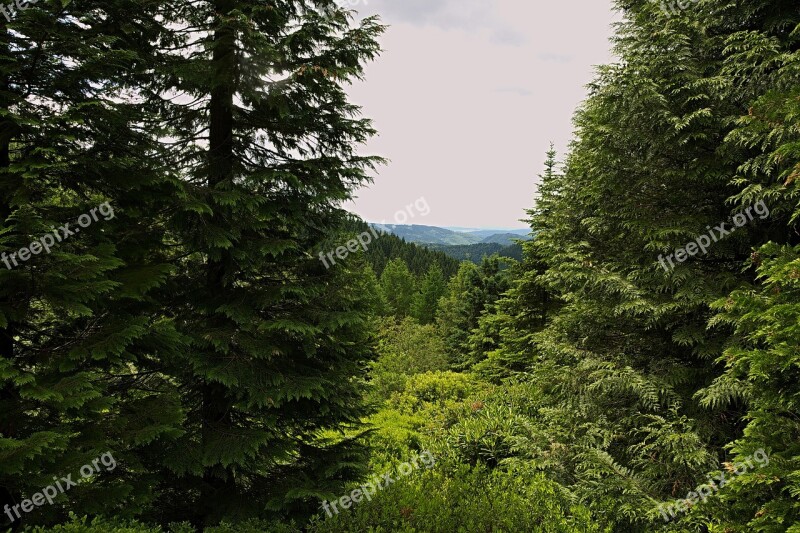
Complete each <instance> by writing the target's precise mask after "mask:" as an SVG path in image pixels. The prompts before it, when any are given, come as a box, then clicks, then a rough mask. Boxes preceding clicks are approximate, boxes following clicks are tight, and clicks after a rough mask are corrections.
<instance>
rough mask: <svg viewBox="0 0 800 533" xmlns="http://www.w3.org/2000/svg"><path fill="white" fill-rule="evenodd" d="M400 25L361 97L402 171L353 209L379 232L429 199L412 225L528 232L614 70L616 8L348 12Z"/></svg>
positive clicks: (519, 0) (453, 0)
mask: <svg viewBox="0 0 800 533" xmlns="http://www.w3.org/2000/svg"><path fill="white" fill-rule="evenodd" d="M342 3H344V4H345V5H354V6H355V5H356V4H359V5H358V6H357V7H356V9H357V10H358V11H359V13H360V15H361V16H363V15H368V14H374V13H378V14H380V15H381V17H382V19H383V21H384V22H385V23H386V24H388V25H390V28H389V29H388V30H387V32H386V34H384V36H383V38H382V40H381V44H382V47H383V48H384V50H385V51H384V53H383V54H382V55H381V57H380V58H378V60H377V61H375V62H374V63H372V64H370V65H369V66H368V67H367V70H366V81H365V82H364V83H359V84H357V85H355V86H353V87H352V90H351V91H350V94H351V96H352V99H353V101H354V102H355V103H357V104H359V105H361V106H363V110H364V115H365V116H367V117H370V118H372V119H373V120H374V122H375V126H376V128H377V129H378V131H379V136H378V137H376V138H375V139H373V140H372V141H371V142H370V143H369V145H368V146H367V147H366V148H365V149H364V150H363V152H364V153H370V154H375V155H381V156H383V157H386V158H388V159H390V160H391V162H390V163H389V165H387V166H385V167H382V168H380V169H379V172H378V175H376V176H375V183H373V184H372V185H370V186H369V187H367V188H363V189H361V190H359V191H358V193H357V195H358V199H357V200H356V202H355V203H354V205H348V208H349V209H351V210H353V211H355V212H356V213H358V214H359V215H361V216H362V217H363V218H365V219H366V220H368V221H371V222H380V221H382V220H386V221H387V222H389V223H391V222H392V221H393V219H394V213H395V212H396V211H399V210H403V209H404V208H405V207H404V206H406V205H408V204H411V203H412V202H414V200H416V199H418V198H421V197H424V198H425V199H426V201H427V203H428V205H429V206H430V214H429V215H428V216H425V217H421V216H417V217H415V218H413V219H410V220H409V221H408V223H409V224H411V223H413V224H424V225H429V226H467V227H506V228H511V227H524V224H522V223H520V222H518V220H519V219H520V218H523V217H524V215H525V213H524V210H525V209H527V208H529V207H531V205H532V203H533V196H534V192H535V188H536V176H537V175H538V174H539V173H540V172H541V168H542V163H543V162H544V153H545V151H546V150H547V148H548V146H549V143H550V141H551V140H552V141H553V142H555V144H556V147H557V149H558V150H559V152H560V153H563V150H564V148H565V147H566V145H567V143H568V142H569V140H570V137H571V133H572V116H573V112H574V110H575V108H576V107H577V106H578V105H579V104H580V102H581V101H582V100H583V99H584V98H585V96H586V89H585V85H586V84H587V83H588V82H589V81H591V79H592V77H593V73H594V66H595V65H599V64H602V63H607V62H609V61H611V59H612V56H611V53H610V50H609V48H610V45H609V41H608V39H609V37H610V36H611V33H612V28H611V24H612V23H613V22H614V21H615V20H618V14H616V13H614V12H613V11H612V1H611V0H551V1H543V0H342Z"/></svg>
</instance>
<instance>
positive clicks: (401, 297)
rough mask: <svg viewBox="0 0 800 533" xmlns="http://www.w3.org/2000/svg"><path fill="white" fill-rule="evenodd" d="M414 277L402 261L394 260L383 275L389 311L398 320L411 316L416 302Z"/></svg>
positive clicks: (382, 286) (383, 288)
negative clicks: (412, 305)
mask: <svg viewBox="0 0 800 533" xmlns="http://www.w3.org/2000/svg"><path fill="white" fill-rule="evenodd" d="M414 285H415V282H414V277H413V276H412V275H411V272H409V270H408V266H407V265H406V263H405V261H403V260H402V259H399V258H397V259H392V260H391V261H389V264H388V265H386V268H385V269H384V271H383V274H382V275H381V289H382V290H383V297H384V298H385V299H386V302H387V303H388V305H389V310H390V312H391V314H393V315H394V316H395V317H397V318H405V317H407V316H409V315H410V314H411V304H412V302H413V301H414Z"/></svg>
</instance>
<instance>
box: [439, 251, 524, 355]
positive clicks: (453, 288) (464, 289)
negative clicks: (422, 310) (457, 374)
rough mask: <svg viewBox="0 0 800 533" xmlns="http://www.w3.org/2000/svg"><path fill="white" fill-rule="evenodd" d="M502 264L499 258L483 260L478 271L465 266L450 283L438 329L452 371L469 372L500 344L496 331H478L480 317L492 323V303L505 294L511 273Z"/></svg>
mask: <svg viewBox="0 0 800 533" xmlns="http://www.w3.org/2000/svg"><path fill="white" fill-rule="evenodd" d="M503 263H504V261H503V260H501V258H500V257H498V256H492V257H485V258H484V259H483V262H482V263H481V265H480V267H477V266H475V265H474V264H472V263H468V262H464V263H461V268H460V269H459V271H458V274H457V275H456V277H454V278H453V279H452V280H450V285H449V287H448V294H447V296H446V297H444V298H443V299H442V301H441V302H440V304H439V316H438V325H439V330H440V332H441V335H442V336H443V337H444V339H445V345H446V346H447V351H448V354H449V356H450V360H451V365H452V367H453V368H454V369H457V370H466V369H468V368H469V367H471V366H472V365H474V364H475V363H477V362H478V361H480V360H482V359H483V358H484V357H485V356H486V352H487V350H490V349H491V348H492V347H494V346H495V345H496V344H497V343H498V342H499V338H497V335H499V331H498V330H497V329H496V328H494V327H493V326H491V325H490V324H489V323H488V322H486V323H485V324H484V327H483V328H481V329H478V327H479V325H480V321H481V318H482V317H486V320H487V321H490V320H491V315H493V314H494V312H495V307H494V306H495V303H496V302H497V301H498V300H499V299H500V296H501V295H502V294H503V293H504V292H506V290H508V287H509V277H510V270H509V269H507V268H505V267H504V264H503Z"/></svg>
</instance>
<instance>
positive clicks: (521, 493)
mask: <svg viewBox="0 0 800 533" xmlns="http://www.w3.org/2000/svg"><path fill="white" fill-rule="evenodd" d="M309 531H310V532H311V533H334V532H335V533H340V532H343V531H347V532H349V531H353V532H355V531H358V532H375V533H377V532H402V533H411V532H422V531H424V532H430V533H438V532H442V533H445V532H446V533H452V532H464V533H471V532H475V531H493V532H518V531H533V532H546V533H561V532H563V533H576V532H584V533H590V532H592V533H593V532H600V531H611V530H610V529H602V528H601V527H600V526H598V525H596V524H593V523H592V520H591V517H590V514H589V512H588V510H587V509H585V508H584V507H582V506H579V505H574V504H572V503H571V502H570V499H569V497H568V496H567V495H566V494H564V493H563V492H561V491H560V489H559V488H558V486H557V485H556V484H554V483H552V482H549V481H547V480H546V479H545V478H544V477H543V476H542V475H541V474H537V473H535V472H533V471H532V470H530V469H522V468H520V469H513V470H509V471H505V470H501V469H496V470H491V471H490V470H488V469H486V468H484V467H476V468H471V467H469V466H467V465H463V464H462V465H458V464H454V463H449V464H444V463H439V462H437V464H436V465H435V466H434V468H433V469H431V470H427V471H422V472H418V473H415V474H413V475H411V476H409V477H407V478H401V479H399V480H397V481H396V482H395V483H394V484H392V485H390V486H389V487H387V488H385V489H383V490H381V491H378V492H377V493H376V494H375V495H374V496H373V497H372V499H371V500H370V501H366V500H362V501H361V502H360V503H358V504H356V505H354V506H353V507H352V508H350V509H349V510H343V511H342V512H341V513H339V514H336V515H333V516H332V517H330V518H327V519H319V520H317V521H316V522H314V523H313V524H312V526H311V527H310V529H309Z"/></svg>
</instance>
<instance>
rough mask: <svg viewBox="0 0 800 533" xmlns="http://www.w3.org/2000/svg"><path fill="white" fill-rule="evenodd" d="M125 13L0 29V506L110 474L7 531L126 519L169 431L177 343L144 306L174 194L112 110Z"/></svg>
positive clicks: (128, 59) (142, 29)
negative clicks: (104, 463) (97, 468)
mask: <svg viewBox="0 0 800 533" xmlns="http://www.w3.org/2000/svg"><path fill="white" fill-rule="evenodd" d="M90 4H91V5H90ZM129 8H130V6H126V5H122V4H120V3H93V2H87V3H84V5H82V6H81V7H80V8H78V7H77V6H75V5H73V6H70V7H64V5H62V4H60V3H44V2H40V3H39V4H38V5H36V6H33V5H29V6H28V9H25V10H18V11H17V13H16V14H15V15H14V18H13V21H12V22H10V23H7V22H6V21H5V20H3V21H2V22H0V25H2V29H1V30H0V47H2V48H3V53H2V59H1V60H0V80H2V81H0V84H2V91H0V109H2V111H3V113H2V115H3V117H2V119H1V120H2V127H1V128H0V130H2V136H0V253H2V254H3V257H4V258H5V259H7V260H9V262H10V263H11V264H10V265H8V267H7V266H6V265H5V264H3V265H2V266H0V486H1V487H3V488H2V490H0V506H3V507H4V506H5V505H6V504H11V505H13V504H17V505H18V504H19V503H20V498H21V497H22V496H23V495H25V496H30V495H31V494H32V493H34V492H37V491H39V490H41V489H42V487H44V486H47V485H49V484H50V483H52V481H53V476H67V475H72V476H75V475H77V472H78V469H79V468H80V467H81V466H83V465H85V464H87V463H89V464H90V463H91V461H92V460H93V459H97V458H98V457H99V456H100V455H101V454H102V453H105V452H111V453H112V454H113V455H114V457H115V459H116V460H117V464H118V465H119V468H118V469H116V470H115V472H114V474H113V476H112V475H100V476H98V477H97V478H96V479H94V480H93V481H92V482H91V483H81V484H79V486H78V487H75V488H74V489H73V490H72V491H70V497H69V499H68V501H65V500H59V501H58V502H57V503H56V504H55V505H52V506H45V507H42V508H36V509H35V510H34V511H33V512H31V513H30V514H26V515H25V516H24V517H20V518H18V519H17V520H15V521H14V525H15V526H18V525H20V523H42V522H53V521H55V520H57V519H58V518H64V517H65V516H66V512H67V511H71V512H76V513H81V514H82V513H94V512H99V511H103V510H109V509H112V508H115V509H117V510H118V511H117V513H118V515H119V516H125V515H127V516H132V515H134V514H136V513H138V512H141V511H142V509H144V508H147V507H148V506H149V504H150V503H151V501H152V498H153V492H152V485H153V479H152V478H151V477H149V476H148V475H146V474H143V473H142V465H143V461H144V460H145V457H146V456H147V450H148V447H150V446H153V447H155V448H158V445H157V444H155V443H156V442H158V441H160V440H161V439H164V438H169V437H170V436H174V435H175V431H176V428H177V426H178V422H179V420H180V416H181V414H180V406H179V404H178V403H177V392H176V390H175V388H174V386H173V385H172V384H171V383H170V382H169V381H168V380H166V379H164V377H163V375H162V374H160V373H159V371H158V369H159V366H160V360H161V359H162V358H165V357H168V356H169V355H170V354H174V353H175V352H176V351H177V349H178V347H179V346H180V337H179V336H178V335H177V334H176V333H175V330H174V327H172V326H171V324H170V322H169V321H168V320H165V319H164V318H163V316H162V312H163V307H162V306H161V305H158V304H156V303H155V301H154V299H153V296H154V295H153V292H154V290H155V289H156V288H157V287H158V286H159V285H162V284H164V283H165V280H166V275H167V274H168V272H169V266H168V265H167V264H166V261H165V258H164V249H163V247H162V241H161V239H162V234H161V233H162V231H161V230H160V229H154V228H158V227H159V225H160V224H161V223H163V217H161V216H160V214H161V213H163V212H164V211H165V209H166V207H167V206H168V205H169V200H170V198H171V195H172V191H174V190H175V189H176V184H175V183H174V181H173V179H172V178H171V176H170V174H169V173H168V172H164V169H163V168H160V165H161V163H159V157H158V147H157V145H155V143H153V142H152V139H151V137H150V136H149V135H148V134H146V133H144V132H142V131H141V125H142V123H144V122H146V121H147V120H148V116H147V114H146V113H145V111H144V110H143V109H142V108H141V106H139V105H138V104H135V103H127V102H125V96H126V95H127V91H128V90H129V88H130V84H131V83H133V82H135V81H136V80H137V79H138V81H141V80H143V79H146V75H143V66H144V65H143V64H142V63H141V62H140V61H139V57H142V56H145V55H147V54H148V53H149V52H148V48H147V47H148V43H149V39H148V37H149V36H150V33H151V31H152V30H153V28H154V27H155V25H154V24H153V23H152V17H153V14H152V12H150V11H148V10H146V9H143V10H140V11H139V12H138V13H137V16H136V18H135V22H136V24H133V25H129V24H128V23H129V22H130V21H131V17H130V15H129V14H128V11H129ZM84 9H85V10H86V11H83V10H84ZM101 204H102V205H103V207H102V208H101V209H98V208H99V207H100V206H101ZM92 210H94V215H92V214H91V213H92ZM98 215H100V216H98ZM79 217H90V219H86V218H83V220H84V222H81V223H80V225H79V224H78V223H77V222H78V221H80V220H81V219H80V218H79ZM86 220H90V224H89V225H84V224H85V221H86ZM66 224H69V226H65V225H66ZM53 228H58V229H56V233H52V230H53ZM48 234H50V235H53V238H52V239H47V238H45V236H46V235H48ZM34 242H35V243H37V244H31V243H34ZM45 245H47V247H45ZM27 247H29V250H30V253H29V254H28V253H27V252H25V253H26V254H28V255H29V257H28V258H27V259H26V260H24V261H23V259H22V256H23V253H21V252H20V250H21V249H23V248H27ZM47 248H49V250H48V249H47ZM37 250H38V251H37ZM12 254H15V255H14V256H12ZM122 498H125V499H126V500H127V505H126V506H125V507H124V509H123V508H121V507H119V503H120V500H121V499H122ZM2 520H8V517H7V515H6V514H3V515H2V517H1V518H0V521H2Z"/></svg>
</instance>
